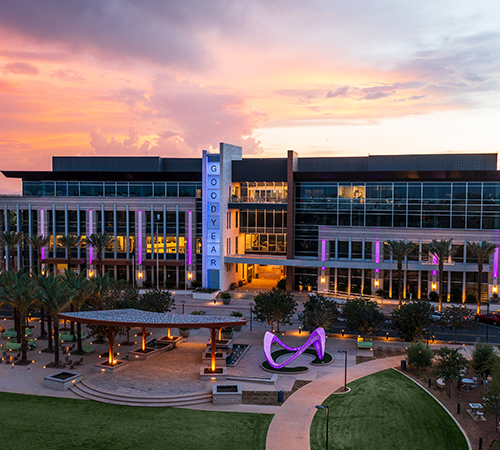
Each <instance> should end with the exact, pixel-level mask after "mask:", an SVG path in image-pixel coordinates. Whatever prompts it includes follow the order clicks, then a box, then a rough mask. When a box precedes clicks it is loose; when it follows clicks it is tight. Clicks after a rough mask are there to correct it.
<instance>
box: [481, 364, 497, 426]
mask: <svg viewBox="0 0 500 450" xmlns="http://www.w3.org/2000/svg"><path fill="white" fill-rule="evenodd" d="M483 406H484V411H485V412H486V413H489V414H494V415H495V421H494V422H493V425H494V426H495V433H497V432H498V429H497V426H498V417H499V416H500V380H499V377H498V373H495V374H494V375H493V376H492V380H491V381H490V382H488V390H487V391H486V392H485V393H484V394H483Z"/></svg>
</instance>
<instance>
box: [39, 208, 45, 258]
mask: <svg viewBox="0 0 500 450" xmlns="http://www.w3.org/2000/svg"><path fill="white" fill-rule="evenodd" d="M40 228H41V229H40V234H41V235H42V237H43V238H44V237H45V210H44V209H41V210H40ZM40 250H41V253H40V254H41V257H42V259H45V246H43V247H42V248H41V249H40Z"/></svg>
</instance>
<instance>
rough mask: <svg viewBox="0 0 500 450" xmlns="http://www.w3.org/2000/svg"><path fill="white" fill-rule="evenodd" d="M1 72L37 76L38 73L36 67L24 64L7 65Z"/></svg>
mask: <svg viewBox="0 0 500 450" xmlns="http://www.w3.org/2000/svg"><path fill="white" fill-rule="evenodd" d="M3 71H4V72H5V73H12V74H14V75H38V74H39V73H40V69H38V67H36V66H34V65H33V64H30V63H25V62H13V63H7V64H5V66H3Z"/></svg>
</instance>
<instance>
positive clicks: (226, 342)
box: [207, 339, 233, 351]
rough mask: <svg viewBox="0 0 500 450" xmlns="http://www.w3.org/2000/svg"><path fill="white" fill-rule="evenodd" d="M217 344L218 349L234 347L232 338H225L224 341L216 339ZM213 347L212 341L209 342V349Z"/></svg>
mask: <svg viewBox="0 0 500 450" xmlns="http://www.w3.org/2000/svg"><path fill="white" fill-rule="evenodd" d="M215 346H216V347H217V351H219V349H221V348H233V341H232V339H223V340H222V341H219V340H216V341H215ZM211 347H212V341H208V342H207V350H208V349H210V348H211Z"/></svg>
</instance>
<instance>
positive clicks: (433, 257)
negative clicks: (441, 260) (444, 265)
mask: <svg viewBox="0 0 500 450" xmlns="http://www.w3.org/2000/svg"><path fill="white" fill-rule="evenodd" d="M437 263H438V257H437V255H436V254H435V253H434V254H433V255H432V264H437Z"/></svg>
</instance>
